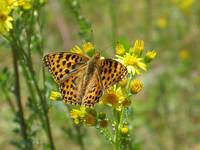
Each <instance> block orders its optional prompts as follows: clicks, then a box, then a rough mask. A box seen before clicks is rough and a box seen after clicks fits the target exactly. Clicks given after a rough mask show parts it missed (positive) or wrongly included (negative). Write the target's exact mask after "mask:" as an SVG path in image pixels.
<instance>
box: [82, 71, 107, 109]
mask: <svg viewBox="0 0 200 150" xmlns="http://www.w3.org/2000/svg"><path fill="white" fill-rule="evenodd" d="M102 94H103V88H102V85H101V79H100V76H99V73H98V71H97V69H96V71H95V72H94V74H93V75H92V77H91V79H90V80H89V81H88V85H87V88H86V91H85V94H84V96H83V100H82V105H84V106H89V107H93V106H94V104H96V103H98V102H99V98H100V97H101V95H102Z"/></svg>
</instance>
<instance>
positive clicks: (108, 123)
mask: <svg viewBox="0 0 200 150" xmlns="http://www.w3.org/2000/svg"><path fill="white" fill-rule="evenodd" d="M94 49H95V47H94V46H93V45H92V44H91V43H90V42H87V43H84V44H83V45H82V47H79V46H75V47H74V48H72V49H71V51H72V52H77V53H81V54H87V53H90V51H93V50H94ZM115 51H116V55H115V58H114V59H116V60H118V61H119V62H121V63H123V64H124V65H125V66H126V67H127V69H128V72H129V74H128V76H127V77H126V78H124V79H123V80H122V81H120V82H119V83H118V84H117V85H114V86H112V87H110V88H109V89H108V90H106V91H105V93H104V94H103V96H102V97H101V98H100V102H99V103H98V104H96V106H95V107H94V108H92V107H86V106H78V107H76V108H74V107H69V109H70V116H71V118H72V120H73V122H74V125H75V126H85V127H92V126H93V127H95V128H96V129H97V131H99V132H100V133H101V134H103V135H104V137H105V138H106V139H107V140H108V141H109V142H110V143H111V144H113V145H114V147H115V149H127V148H128V147H130V146H131V147H132V148H133V147H134V144H133V143H134V141H133V139H131V136H130V132H131V127H130V125H129V123H128V116H129V111H130V109H131V103H132V102H133V100H132V98H133V96H134V95H135V94H138V93H139V92H140V91H141V90H142V89H143V87H144V85H143V83H142V81H141V80H139V79H138V76H140V75H141V73H142V71H147V67H148V64H149V63H150V62H151V61H152V60H153V59H154V58H155V57H156V52H155V51H154V50H152V51H147V52H146V53H145V51H144V41H143V40H136V42H135V43H134V45H133V47H129V48H128V49H125V48H124V46H123V45H122V44H121V43H117V44H116V48H115ZM58 97H60V93H59V92H57V93H56V92H55V91H53V92H51V96H50V98H51V99H52V100H56V99H57V98H58ZM59 100H61V97H60V99H59Z"/></svg>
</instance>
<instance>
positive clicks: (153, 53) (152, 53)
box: [145, 50, 157, 63]
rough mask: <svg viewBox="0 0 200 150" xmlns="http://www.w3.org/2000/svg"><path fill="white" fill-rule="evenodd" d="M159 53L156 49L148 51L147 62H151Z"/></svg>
mask: <svg viewBox="0 0 200 150" xmlns="http://www.w3.org/2000/svg"><path fill="white" fill-rule="evenodd" d="M156 55H157V53H156V51H155V50H152V51H148V52H147V53H146V56H145V62H147V63H149V62H150V61H152V60H153V59H154V58H155V57H156Z"/></svg>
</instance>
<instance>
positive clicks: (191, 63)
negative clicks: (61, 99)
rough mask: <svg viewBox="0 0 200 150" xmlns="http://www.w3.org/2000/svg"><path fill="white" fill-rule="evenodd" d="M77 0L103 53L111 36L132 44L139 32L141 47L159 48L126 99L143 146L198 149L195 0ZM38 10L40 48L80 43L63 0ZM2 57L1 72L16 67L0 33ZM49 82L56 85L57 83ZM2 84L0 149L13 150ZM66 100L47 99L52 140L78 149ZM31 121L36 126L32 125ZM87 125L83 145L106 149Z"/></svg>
mask: <svg viewBox="0 0 200 150" xmlns="http://www.w3.org/2000/svg"><path fill="white" fill-rule="evenodd" d="M79 2H80V6H81V9H80V11H81V14H82V15H83V16H84V18H85V19H86V20H87V22H88V23H89V26H90V25H91V28H92V31H93V33H92V34H93V42H94V44H95V47H96V48H97V49H98V50H100V51H101V53H102V54H104V56H107V57H113V56H114V50H113V45H112V44H113V38H114V39H115V40H116V41H120V42H122V43H124V44H129V43H132V45H133V43H134V41H135V40H137V39H143V40H144V41H145V49H147V50H151V49H154V50H156V52H157V58H156V59H155V61H154V62H153V63H152V64H151V67H150V68H148V69H149V71H148V72H147V73H144V74H143V75H142V76H141V79H142V80H143V81H144V90H143V91H142V92H141V93H140V94H138V95H137V96H135V98H134V99H133V100H132V104H131V106H132V112H131V117H130V124H131V125H132V131H131V135H132V136H133V137H134V139H135V140H136V141H137V142H138V143H139V144H140V145H141V148H142V149H148V150H179V149H180V150H188V149H192V150H200V65H199V63H200V61H199V58H200V52H199V50H200V44H199V42H200V1H199V0H162V1H161V0H140V1H136V0H123V1H121V0H95V1H94V0H80V1H79ZM41 13H43V14H41V15H42V16H43V21H44V26H45V27H44V30H43V33H44V37H45V38H44V47H45V48H44V49H45V53H49V52H55V51H63V50H69V49H70V48H72V47H73V46H74V45H77V44H78V45H80V44H82V43H83V40H81V39H80V36H79V35H78V32H79V25H78V23H77V20H76V19H75V17H74V14H73V11H72V9H70V7H69V6H68V3H67V1H66V0H60V1H54V0H49V1H48V2H47V4H46V5H45V7H44V11H43V12H41ZM113 19H114V20H113ZM113 29H114V30H115V34H114V35H113ZM33 56H34V52H33ZM41 59H42V58H38V57H37V55H36V56H35V59H34V60H33V61H34V65H35V67H36V68H41V66H42V64H41ZM0 62H1V65H0V70H1V72H3V71H5V67H6V68H8V70H10V71H11V72H12V71H13V70H12V67H11V65H12V57H11V50H10V48H9V46H7V45H6V43H5V40H3V39H0ZM1 79H3V77H2V78H1ZM22 81H23V79H22ZM2 82H3V80H2ZM21 86H22V91H23V92H24V94H22V98H23V101H24V107H25V112H27V113H29V111H28V110H26V105H25V103H26V99H27V95H26V92H25V91H26V90H27V89H26V88H25V86H24V84H23V83H22V85H21ZM48 86H49V87H51V88H52V89H57V86H56V85H55V84H53V85H48ZM23 87H24V88H23ZM3 92H4V91H3V90H1V91H0V94H1V95H2V96H1V99H0V105H1V106H0V107H1V113H0V119H1V121H0V149H2V150H12V149H16V148H15V147H14V146H13V145H11V144H10V141H11V140H12V139H13V138H14V139H16V138H18V137H17V136H16V135H15V134H14V132H12V130H13V128H15V127H16V124H15V123H13V119H14V116H13V114H12V110H11V109H10V106H9V105H8V99H7V98H6V97H5V96H3V95H4V94H2V93H3ZM11 100H12V99H11ZM63 107H64V106H63V105H62V103H52V106H51V108H50V112H49V117H50V120H51V127H52V133H53V138H54V142H55V145H56V147H57V149H59V150H65V149H66V148H67V147H68V148H70V149H72V150H79V149H80V148H79V146H78V145H77V143H75V142H73V138H72V137H70V136H69V135H68V134H66V133H65V132H63V129H62V128H61V127H64V128H66V130H73V128H72V123H71V121H70V120H69V113H68V112H66V110H65V109H64V108H63ZM25 116H26V113H25ZM35 128H36V129H35V130H37V126H35ZM87 130H88V132H87V134H85V135H84V138H83V140H84V143H85V145H86V147H88V148H87V149H89V150H93V149H96V150H100V149H102V145H103V144H104V146H105V145H106V146H105V149H112V148H111V147H110V145H109V144H108V143H107V142H106V141H102V140H100V136H99V135H97V133H96V132H95V130H94V129H93V128H87ZM64 131H65V130H64ZM41 140H46V139H45V137H43V134H41V135H40V138H39V139H37V140H35V144H38V145H40V142H41ZM39 147H40V146H38V149H40V148H39Z"/></svg>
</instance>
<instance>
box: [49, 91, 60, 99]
mask: <svg viewBox="0 0 200 150" xmlns="http://www.w3.org/2000/svg"><path fill="white" fill-rule="evenodd" d="M50 99H51V100H53V101H56V100H59V99H61V94H60V93H59V92H56V91H51V94H50Z"/></svg>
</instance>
